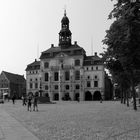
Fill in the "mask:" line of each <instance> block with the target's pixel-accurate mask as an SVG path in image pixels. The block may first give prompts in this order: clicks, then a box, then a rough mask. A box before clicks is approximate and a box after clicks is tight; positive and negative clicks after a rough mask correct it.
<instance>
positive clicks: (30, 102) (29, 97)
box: [27, 94, 32, 112]
mask: <svg viewBox="0 0 140 140" xmlns="http://www.w3.org/2000/svg"><path fill="white" fill-rule="evenodd" d="M27 102H28V103H27V110H28V111H30V112H31V111H32V95H31V94H30V95H28V98H27Z"/></svg>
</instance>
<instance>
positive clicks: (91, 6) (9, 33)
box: [0, 0, 113, 74]
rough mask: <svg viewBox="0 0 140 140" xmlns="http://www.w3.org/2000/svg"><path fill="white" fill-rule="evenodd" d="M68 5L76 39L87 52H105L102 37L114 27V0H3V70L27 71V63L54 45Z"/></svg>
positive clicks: (0, 57)
mask: <svg viewBox="0 0 140 140" xmlns="http://www.w3.org/2000/svg"><path fill="white" fill-rule="evenodd" d="M64 7H66V11H67V16H68V18H69V20H70V30H71V32H72V42H74V41H77V42H78V44H79V45H80V46H81V47H83V48H84V49H85V50H86V52H87V55H91V54H92V49H91V48H92V47H91V46H93V53H94V52H98V53H101V52H102V51H103V45H102V42H101V41H102V40H103V39H104V36H105V30H107V29H108V28H109V27H110V24H111V21H110V20H107V18H108V14H109V13H110V11H111V10H112V8H113V2H111V0H0V72H1V71H2V70H4V71H8V72H12V73H16V74H25V69H26V66H27V65H28V64H30V63H32V62H33V61H34V60H35V59H36V58H38V57H39V56H40V54H41V52H42V51H45V50H47V49H48V48H49V47H50V46H51V44H54V45H55V46H57V45H58V33H59V31H60V28H61V19H62V17H63V15H64Z"/></svg>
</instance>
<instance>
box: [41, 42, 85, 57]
mask: <svg viewBox="0 0 140 140" xmlns="http://www.w3.org/2000/svg"><path fill="white" fill-rule="evenodd" d="M78 50H79V51H81V53H80V55H82V53H85V50H84V49H83V48H82V47H80V46H79V45H78V44H74V45H70V46H66V47H61V46H53V47H51V48H49V49H47V50H46V51H44V52H42V53H41V56H40V59H44V58H52V57H55V56H56V55H57V54H58V53H60V52H63V53H66V54H68V53H67V52H68V51H78ZM68 55H79V53H75V52H72V53H69V54H68Z"/></svg>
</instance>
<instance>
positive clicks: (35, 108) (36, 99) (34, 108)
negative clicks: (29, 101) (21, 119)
mask: <svg viewBox="0 0 140 140" xmlns="http://www.w3.org/2000/svg"><path fill="white" fill-rule="evenodd" d="M35 110H36V111H38V95H35V96H34V98H33V111H35Z"/></svg>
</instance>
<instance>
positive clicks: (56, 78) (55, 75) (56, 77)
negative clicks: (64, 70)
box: [54, 72, 59, 81]
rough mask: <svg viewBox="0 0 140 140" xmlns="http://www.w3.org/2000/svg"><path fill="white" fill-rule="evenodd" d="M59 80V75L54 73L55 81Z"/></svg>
mask: <svg viewBox="0 0 140 140" xmlns="http://www.w3.org/2000/svg"><path fill="white" fill-rule="evenodd" d="M58 80H59V73H58V72H55V73H54V81H58Z"/></svg>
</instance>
